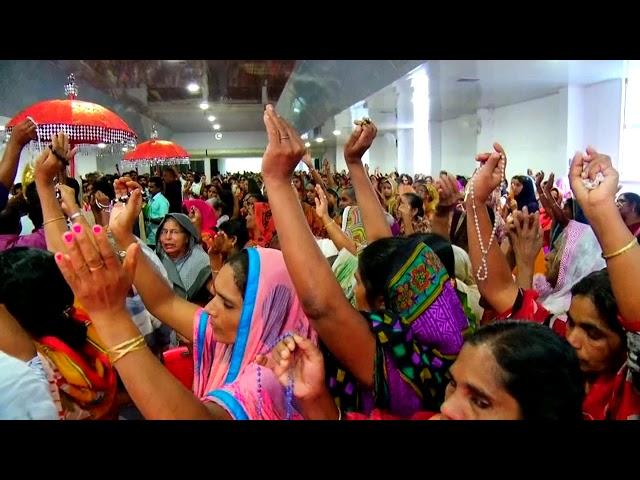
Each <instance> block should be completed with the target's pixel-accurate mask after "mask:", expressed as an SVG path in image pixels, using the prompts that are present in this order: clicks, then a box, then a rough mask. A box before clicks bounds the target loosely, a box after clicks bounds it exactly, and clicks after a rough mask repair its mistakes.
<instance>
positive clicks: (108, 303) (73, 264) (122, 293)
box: [55, 224, 139, 318]
mask: <svg viewBox="0 0 640 480" xmlns="http://www.w3.org/2000/svg"><path fill="white" fill-rule="evenodd" d="M89 235H94V240H95V241H96V245H97V248H96V246H94V244H93V242H92V241H91V239H90V238H89ZM63 241H64V244H65V246H66V249H67V252H66V253H62V252H58V253H56V254H55V260H56V263H57V264H58V268H60V271H61V272H62V275H63V276H64V278H65V280H66V281H67V283H68V284H69V286H70V287H71V290H73V293H74V295H75V298H76V299H77V300H78V301H79V302H80V303H81V304H82V306H83V308H85V309H86V310H87V313H89V316H91V317H92V318H94V317H95V316H102V317H108V316H110V315H113V314H114V313H116V312H121V311H123V310H124V309H125V308H126V306H125V299H126V296H127V293H128V292H129V290H130V289H131V284H132V283H133V277H134V273H135V268H136V263H137V257H138V253H139V247H138V245H137V244H136V243H134V244H132V245H130V246H129V248H128V249H127V252H126V257H125V259H124V262H123V263H122V264H121V263H120V261H119V260H118V258H117V257H116V254H115V253H114V251H113V249H112V247H111V244H110V243H109V240H108V239H107V235H106V232H105V230H104V228H102V227H101V226H99V225H95V226H94V227H93V229H92V232H91V231H88V230H87V229H86V228H84V227H83V226H82V225H79V224H75V225H74V226H73V227H72V229H71V231H69V232H65V233H64V235H63Z"/></svg>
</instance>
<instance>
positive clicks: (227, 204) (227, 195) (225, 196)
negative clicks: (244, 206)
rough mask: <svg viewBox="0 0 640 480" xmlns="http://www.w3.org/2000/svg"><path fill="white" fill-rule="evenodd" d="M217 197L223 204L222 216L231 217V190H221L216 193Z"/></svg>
mask: <svg viewBox="0 0 640 480" xmlns="http://www.w3.org/2000/svg"><path fill="white" fill-rule="evenodd" d="M218 196H219V197H220V200H222V203H224V208H223V209H222V214H223V215H228V216H229V217H231V215H233V193H231V190H226V189H224V188H223V189H222V190H220V191H219V192H218Z"/></svg>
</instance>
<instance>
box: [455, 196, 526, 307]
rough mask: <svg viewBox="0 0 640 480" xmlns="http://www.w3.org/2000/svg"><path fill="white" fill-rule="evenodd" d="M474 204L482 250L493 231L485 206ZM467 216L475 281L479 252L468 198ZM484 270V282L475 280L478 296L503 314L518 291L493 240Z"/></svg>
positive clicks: (478, 265)
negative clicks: (486, 274) (486, 272)
mask: <svg viewBox="0 0 640 480" xmlns="http://www.w3.org/2000/svg"><path fill="white" fill-rule="evenodd" d="M477 203H479V204H480V205H479V207H478V208H477V216H478V224H479V227H480V234H481V236H482V239H483V243H484V247H485V248H486V247H487V244H488V243H489V240H490V239H491V235H492V234H493V228H492V225H491V219H490V218H489V213H488V212H487V209H486V208H485V205H484V202H477ZM467 212H468V214H467V236H468V238H469V257H470V258H471V265H472V266H473V273H474V275H475V276H476V277H477V272H478V269H479V268H480V266H481V265H482V251H481V250H480V244H479V242H478V233H477V231H476V225H475V220H474V214H473V207H472V200H471V197H469V199H468V200H467ZM487 267H488V270H489V271H488V276H487V279H486V280H478V279H477V278H476V280H478V282H477V283H478V289H479V290H480V294H481V295H482V296H483V297H485V298H486V299H487V300H488V302H489V303H490V304H491V306H492V307H493V308H494V309H495V310H496V311H497V312H504V311H506V310H508V309H510V308H511V307H512V306H513V302H514V301H515V299H516V297H517V294H518V288H517V286H516V284H515V283H514V282H513V278H512V276H511V270H510V269H509V265H508V264H507V261H506V259H505V257H504V255H503V254H502V251H500V247H499V246H498V243H497V242H496V241H495V239H494V241H493V242H492V244H491V248H490V250H489V254H488V256H487Z"/></svg>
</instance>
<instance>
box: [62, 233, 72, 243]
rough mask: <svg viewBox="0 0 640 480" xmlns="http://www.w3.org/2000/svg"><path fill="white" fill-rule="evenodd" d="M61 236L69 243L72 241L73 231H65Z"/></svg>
mask: <svg viewBox="0 0 640 480" xmlns="http://www.w3.org/2000/svg"><path fill="white" fill-rule="evenodd" d="M62 238H64V241H65V242H67V243H71V242H73V233H71V232H65V233H64V235H63V236H62Z"/></svg>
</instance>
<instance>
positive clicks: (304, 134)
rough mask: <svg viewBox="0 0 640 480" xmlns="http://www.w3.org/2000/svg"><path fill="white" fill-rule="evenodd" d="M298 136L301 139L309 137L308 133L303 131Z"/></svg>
mask: <svg viewBox="0 0 640 480" xmlns="http://www.w3.org/2000/svg"><path fill="white" fill-rule="evenodd" d="M300 138H301V139H302V140H307V139H308V138H309V134H308V133H303V134H302V135H300Z"/></svg>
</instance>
